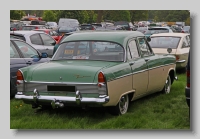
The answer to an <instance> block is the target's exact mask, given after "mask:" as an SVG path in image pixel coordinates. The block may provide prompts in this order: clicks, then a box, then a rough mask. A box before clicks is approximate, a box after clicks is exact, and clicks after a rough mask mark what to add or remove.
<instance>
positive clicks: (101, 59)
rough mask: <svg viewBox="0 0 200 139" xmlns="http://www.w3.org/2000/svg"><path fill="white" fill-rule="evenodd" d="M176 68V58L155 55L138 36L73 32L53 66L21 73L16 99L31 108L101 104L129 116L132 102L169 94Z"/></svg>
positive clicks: (19, 72)
mask: <svg viewBox="0 0 200 139" xmlns="http://www.w3.org/2000/svg"><path fill="white" fill-rule="evenodd" d="M166 51H167V49H166ZM175 68H176V59H175V57H174V56H173V55H171V54H167V55H155V54H154V52H153V51H152V49H151V47H150V46H149V44H148V41H147V40H146V38H145V36H144V35H143V34H142V33H140V32H137V31H99V32H98V31H93V32H83V33H74V34H72V35H70V36H69V37H67V38H66V39H65V40H64V41H63V42H62V43H61V44H60V46H59V48H58V50H57V51H56V53H55V54H54V56H53V57H52V60H51V61H50V62H46V63H43V64H39V65H33V66H29V67H26V68H21V69H20V70H18V72H17V84H18V85H17V88H18V93H17V94H16V96H15V98H16V99H21V100H23V101H24V102H25V103H27V104H31V105H32V107H33V108H37V107H43V106H47V105H49V106H52V107H53V108H59V107H67V106H80V107H99V106H102V107H108V108H110V109H109V110H110V111H111V112H112V113H113V114H117V115H119V114H125V113H126V112H127V110H128V106H129V102H130V101H133V100H136V99H138V98H141V97H143V96H146V95H148V94H151V93H155V92H158V91H163V92H164V93H170V88H171V85H172V83H173V81H174V79H176V78H177V77H176V72H175Z"/></svg>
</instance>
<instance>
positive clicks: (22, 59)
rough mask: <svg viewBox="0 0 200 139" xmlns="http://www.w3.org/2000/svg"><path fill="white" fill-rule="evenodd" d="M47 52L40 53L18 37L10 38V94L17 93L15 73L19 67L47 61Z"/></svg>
mask: <svg viewBox="0 0 200 139" xmlns="http://www.w3.org/2000/svg"><path fill="white" fill-rule="evenodd" d="M49 60H50V58H48V54H47V53H42V54H41V53H40V52H39V51H37V50H36V49H35V48H33V47H32V46H31V45H29V44H28V43H26V42H25V41H23V40H20V39H14V38H10V96H11V97H13V96H14V95H15V94H16V93H17V87H16V81H17V80H16V73H17V70H18V69H19V68H22V67H26V66H29V65H33V64H38V63H43V62H47V61H49Z"/></svg>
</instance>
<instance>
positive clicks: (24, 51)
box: [15, 41, 39, 58]
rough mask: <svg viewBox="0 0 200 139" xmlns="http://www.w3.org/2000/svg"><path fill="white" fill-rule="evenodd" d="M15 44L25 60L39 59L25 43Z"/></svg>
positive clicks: (35, 52)
mask: <svg viewBox="0 0 200 139" xmlns="http://www.w3.org/2000/svg"><path fill="white" fill-rule="evenodd" d="M15 43H16V45H17V46H18V48H19V49H20V50H21V52H22V54H23V56H24V57H25V58H39V55H38V53H37V51H36V50H35V49H33V48H32V47H31V46H30V45H28V44H27V43H25V42H22V41H15Z"/></svg>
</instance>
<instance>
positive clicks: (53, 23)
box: [46, 22, 58, 30]
mask: <svg viewBox="0 0 200 139" xmlns="http://www.w3.org/2000/svg"><path fill="white" fill-rule="evenodd" d="M46 25H47V26H49V28H51V29H53V30H56V29H57V28H58V24H57V23H56V22H47V23H46Z"/></svg>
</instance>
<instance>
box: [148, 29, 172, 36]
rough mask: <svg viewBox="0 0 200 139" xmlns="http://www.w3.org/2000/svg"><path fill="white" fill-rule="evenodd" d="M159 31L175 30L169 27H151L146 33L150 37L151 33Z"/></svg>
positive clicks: (168, 31)
mask: <svg viewBox="0 0 200 139" xmlns="http://www.w3.org/2000/svg"><path fill="white" fill-rule="evenodd" d="M158 33H173V31H172V30H171V29H170V28H168V27H149V28H148V30H147V31H146V32H145V33H144V35H145V36H146V37H150V36H151V35H153V34H158Z"/></svg>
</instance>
